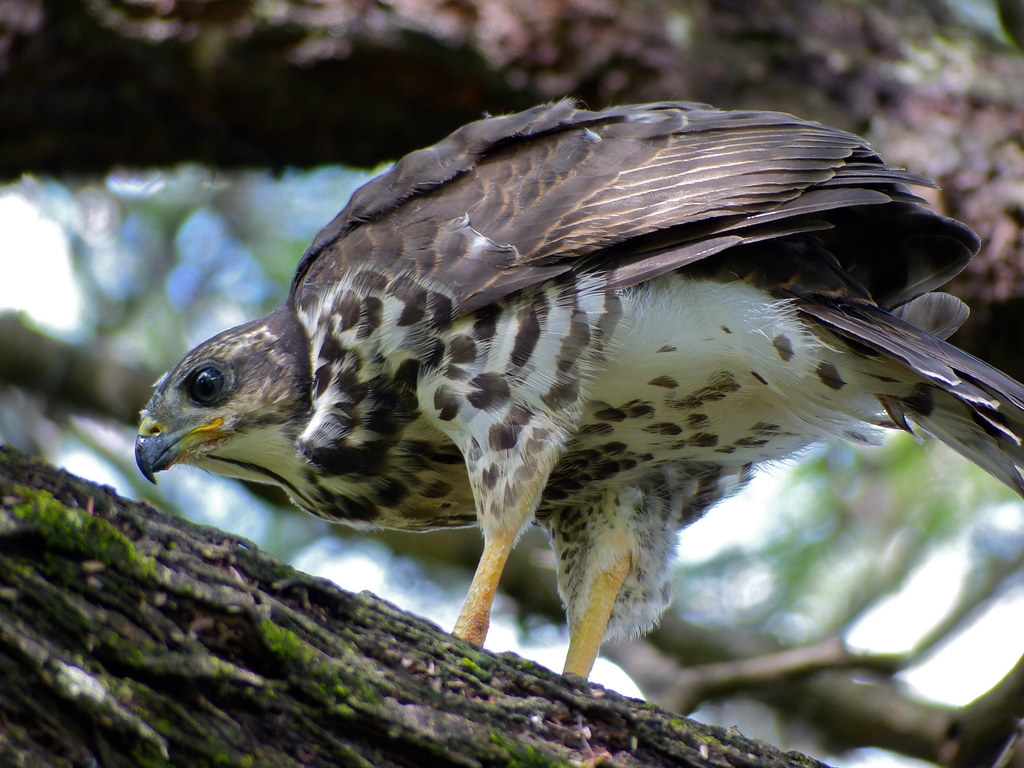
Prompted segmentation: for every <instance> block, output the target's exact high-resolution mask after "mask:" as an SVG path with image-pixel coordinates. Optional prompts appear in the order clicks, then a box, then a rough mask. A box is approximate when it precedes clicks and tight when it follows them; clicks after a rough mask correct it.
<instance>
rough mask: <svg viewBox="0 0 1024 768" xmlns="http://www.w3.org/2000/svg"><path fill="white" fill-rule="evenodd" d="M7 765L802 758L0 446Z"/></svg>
mask: <svg viewBox="0 0 1024 768" xmlns="http://www.w3.org/2000/svg"><path fill="white" fill-rule="evenodd" d="M0 542H2V543H3V546H2V547H0V647H2V649H3V652H0V722H2V723H3V724H4V730H5V732H6V735H5V738H4V739H3V740H0V762H13V761H14V760H15V758H17V759H18V760H19V761H20V762H21V763H22V764H46V765H62V764H69V763H70V762H71V761H74V762H75V763H77V764H81V763H84V762H95V763H97V764H103V765H105V766H129V765H130V766H138V765H166V764H170V763H173V764H176V765H192V766H205V765H214V764H216V765H226V766H242V765H251V764H254V763H255V764H259V765H261V766H267V767H268V768H273V767H275V766H289V767H291V766H299V765H309V764H315V765H320V766H332V765H346V766H348V765H365V766H371V765H372V766H378V767H379V766H421V765H423V764H424V761H425V760H429V762H430V764H431V765H435V766H441V767H443V766H448V765H451V766H456V765H458V766H506V765H509V764H512V763H517V764H530V765H542V764H543V765H548V764H558V765H565V764H579V765H584V764H586V765H595V766H596V765H598V764H602V763H611V762H614V764H615V765H622V766H678V765H694V766H697V765H702V766H706V765H708V764H711V765H717V766H734V767H735V768H740V767H741V766H751V767H754V766H768V765H772V766H787V765H788V766H793V768H797V767H798V766H807V765H809V764H810V765H816V763H814V762H813V761H809V760H808V759H807V758H804V757H801V756H795V755H789V754H784V753H781V752H778V751H777V750H774V749H773V748H771V747H769V746H767V745H764V744H760V743H757V742H752V741H749V740H746V739H743V738H742V737H741V736H739V735H738V734H736V733H734V732H732V731H731V730H728V729H723V728H713V727H707V726H701V725H698V724H696V723H691V722H689V721H686V720H683V719H681V718H679V717H678V716H676V715H673V714H672V713H670V712H666V711H663V710H659V709H657V708H656V707H653V706H651V705H648V704H645V703H642V702H637V701H632V700H629V699H626V698H624V697H622V696H619V695H617V694H614V693H612V692H608V691H604V690H602V689H600V688H599V687H596V686H593V687H591V686H588V685H587V684H586V683H585V682H584V681H582V680H581V679H579V678H562V677H560V676H559V675H556V674H554V673H552V672H550V671H548V670H545V669H543V668H540V667H538V666H536V665H534V664H532V663H530V662H527V661H524V660H522V659H520V658H518V657H515V656H514V655H512V654H503V655H501V656H494V655H492V654H489V653H487V652H484V651H482V650H479V649H476V648H473V647H471V646H469V645H467V644H465V643H463V642H461V641H459V640H456V639H455V638H453V637H452V636H450V635H448V634H446V633H443V632H441V631H439V630H438V629H437V627H435V626H433V625H431V624H429V623H427V622H425V621H422V620H420V619H417V618H415V617H413V616H410V615H408V614H404V613H402V612H400V611H398V610H396V609H394V608H393V607H391V606H389V605H387V604H386V603H383V602H382V601H380V600H377V599H376V598H373V597H372V596H368V595H365V594H364V595H352V594H349V593H346V592H343V591H342V590H339V589H337V588H336V587H334V586H332V585H331V584H329V583H327V582H324V581H322V580H320V579H315V578H313V577H310V576H307V575H305V574H302V573H299V572H297V571H295V570H294V569H292V568H289V567H288V566H285V565H283V564H281V563H279V562H277V561H276V560H274V559H273V558H272V557H270V556H268V555H267V554H265V553H263V552H261V551H259V550H258V549H256V548H255V547H254V546H252V545H251V544H249V543H248V542H245V541H243V540H240V539H238V538H236V537H233V536H230V535H228V534H224V533H222V532H220V531H217V530H215V529H212V528H203V527H200V526H196V525H192V524H190V523H187V522H184V521H181V520H177V519H173V518H166V517H164V516H163V515H161V514H160V513H158V512H156V511H155V510H154V509H152V508H151V507H149V506H148V505H145V504H141V503H138V502H128V501H125V500H123V499H120V498H118V497H117V496H115V495H114V494H113V493H112V492H111V491H110V490H109V489H105V488H101V487H98V486H95V485H93V484H90V483H87V482H84V481H81V480H78V479H76V478H73V477H71V476H70V475H67V474H65V473H63V472H60V471H59V470H56V469H54V468H52V467H49V466H47V465H45V464H43V463H41V462H39V461H35V460H31V459H27V458H25V457H24V456H22V455H21V454H18V453H17V452H14V451H11V450H10V449H4V448H0Z"/></svg>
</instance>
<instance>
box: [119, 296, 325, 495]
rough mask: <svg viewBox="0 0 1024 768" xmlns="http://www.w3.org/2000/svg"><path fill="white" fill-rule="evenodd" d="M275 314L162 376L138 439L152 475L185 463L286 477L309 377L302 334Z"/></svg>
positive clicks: (270, 478)
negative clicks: (286, 328)
mask: <svg viewBox="0 0 1024 768" xmlns="http://www.w3.org/2000/svg"><path fill="white" fill-rule="evenodd" d="M279 312H280V310H279ZM275 315H278V313H274V314H272V315H269V316H267V317H266V318H263V319H261V320H257V321H254V322H252V323H248V324H246V325H242V326H239V327H237V328H233V329H231V330H229V331H225V332H224V333H221V334H219V335H218V336H215V337H213V338H212V339H210V340H209V341H206V342H204V343H203V344H200V345H199V346H198V347H196V348H195V349H193V350H192V351H191V352H189V353H188V354H187V355H186V356H185V357H184V358H183V359H182V361H181V362H180V363H178V364H177V365H176V366H175V367H174V368H173V369H172V370H171V371H170V372H168V373H167V374H165V375H164V376H163V377H162V378H161V379H160V380H159V381H158V382H157V384H156V392H155V393H154V394H153V397H152V399H150V401H149V403H148V404H147V405H146V407H145V409H143V411H142V422H141V424H140V426H139V434H138V437H137V438H136V441H135V458H136V461H137V462H138V465H139V469H141V470H142V474H144V475H145V476H146V477H147V478H148V479H149V480H150V481H152V482H156V481H155V479H154V475H155V473H156V472H159V471H161V470H164V469H167V468H168V467H171V466H173V465H174V464H179V463H183V464H192V465H195V466H198V467H201V468H203V469H206V470H208V471H210V472H215V473H217V474H222V475H229V476H234V477H245V478H250V479H254V480H262V481H263V482H279V483H280V482H281V478H280V472H281V469H282V467H284V466H287V464H288V463H291V462H293V461H294V458H293V457H294V447H293V445H294V439H295V432H296V429H297V425H299V424H300V423H302V421H303V419H302V415H303V414H305V413H306V412H307V411H308V410H309V383H308V382H309V377H308V362H306V363H304V362H303V361H304V360H308V357H306V355H305V345H304V344H302V339H301V338H297V337H296V336H295V335H294V334H293V333H291V332H282V325H283V324H282V323H281V322H280V318H277V317H275ZM289 330H290V329H289Z"/></svg>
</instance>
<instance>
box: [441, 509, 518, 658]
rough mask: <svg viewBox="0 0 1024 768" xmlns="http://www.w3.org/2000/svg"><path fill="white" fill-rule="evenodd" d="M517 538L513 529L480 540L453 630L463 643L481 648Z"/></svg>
mask: <svg viewBox="0 0 1024 768" xmlns="http://www.w3.org/2000/svg"><path fill="white" fill-rule="evenodd" d="M518 535H519V531H517V530H515V529H514V528H513V529H510V530H503V531H498V532H497V533H495V534H494V535H493V536H490V537H485V539H484V552H483V554H482V555H481V556H480V562H479V563H477V566H476V573H475V574H473V583H472V584H470V585H469V594H468V595H466V602H465V603H463V604H462V612H461V613H460V614H459V620H458V621H456V622H455V629H454V630H453V634H454V635H455V636H456V637H460V638H462V639H463V640H465V641H466V642H467V643H472V644H473V645H483V644H484V639H485V638H486V637H487V627H488V626H489V625H490V623H491V604H492V603H493V602H494V594H495V592H497V591H498V581H499V580H500V579H501V572H502V571H503V570H505V561H506V560H508V556H509V553H510V552H511V551H512V546H513V545H514V544H515V543H516V537H517V536H518Z"/></svg>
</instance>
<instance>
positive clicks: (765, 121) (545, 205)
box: [292, 101, 978, 312]
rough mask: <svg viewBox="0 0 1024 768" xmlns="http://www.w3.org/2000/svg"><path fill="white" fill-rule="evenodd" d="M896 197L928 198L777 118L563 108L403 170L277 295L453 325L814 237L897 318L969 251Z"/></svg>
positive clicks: (855, 153)
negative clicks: (595, 286) (544, 291)
mask: <svg viewBox="0 0 1024 768" xmlns="http://www.w3.org/2000/svg"><path fill="white" fill-rule="evenodd" d="M907 185H930V182H929V181H928V180H926V179H924V178H922V177H920V176H916V175H914V174H911V173H908V172H906V171H903V170H900V169H896V168H891V167H889V166H886V165H885V164H884V163H883V162H882V161H881V160H880V159H879V158H878V157H877V156H876V155H875V154H874V153H873V152H872V151H871V149H870V148H869V147H868V146H867V145H866V144H865V143H864V142H863V141H862V140H861V139H859V138H857V137H856V136H853V135H851V134H848V133H845V132H843V131H839V130H836V129H833V128H828V127H826V126H822V125H819V124H817V123H811V122H806V121H803V120H800V119H798V118H795V117H793V116H791V115H787V114H782V113H776V112H729V111H720V110H716V109H712V108H710V107H706V106H703V105H699V104H689V103H661V104H646V105H636V106H629V107H615V108H610V109H607V110H603V111H601V112H589V111H585V110H579V109H576V108H575V107H574V106H573V104H572V103H571V102H565V101H563V102H559V103H556V104H552V105H548V106H543V107H537V108H535V109H532V110H529V111H527V112H523V113H520V114H516V115H510V116H507V117H499V118H491V119H486V120H481V121H478V122H476V123H472V124H470V125H467V126H465V127H463V128H461V129H460V130H458V131H456V132H455V133H453V134H452V135H451V136H449V137H448V138H446V139H445V140H444V141H442V142H440V143H439V144H437V145H435V146H433V147H429V148H427V149H423V150H420V151H418V152H414V153H412V154H410V155H408V156H406V157H405V158H403V159H402V160H400V161H399V162H398V163H396V164H395V166H394V167H393V168H392V169H391V170H389V171H387V172H386V173H384V174H382V175H381V176H379V177H378V178H376V179H374V180H373V181H371V182H369V183H368V184H366V185H365V186H363V187H362V188H361V189H359V190H358V191H357V192H356V193H355V195H353V197H352V200H351V201H350V202H349V204H348V205H347V206H346V207H345V209H344V210H343V211H342V212H341V213H340V214H339V215H338V216H337V217H336V218H335V219H334V221H332V222H331V223H330V224H329V225H328V226H327V227H326V228H324V230H323V231H322V232H321V233H320V234H319V235H318V236H317V237H316V239H315V240H314V242H313V244H312V246H310V248H309V250H308V251H307V252H306V254H305V255H304V256H303V259H302V261H301V262H300V264H299V269H298V272H297V274H296V277H295V281H294V283H293V286H292V291H293V296H294V294H296V293H298V292H301V291H303V290H304V288H305V287H314V286H323V285H324V284H325V283H330V282H333V280H335V279H337V277H338V276H339V275H341V274H344V273H345V272H346V271H348V270H351V269H354V268H364V267H367V266H372V267H373V268H375V269H377V270H379V271H381V272H383V273H385V274H387V275H396V274H399V273H402V272H412V273H414V274H418V275H422V276H427V277H429V278H430V279H431V280H432V281H434V282H435V283H439V284H442V285H444V286H446V287H448V288H449V289H450V290H451V291H452V293H453V294H454V296H455V297H456V299H457V300H458V302H459V311H460V312H468V311H472V310H473V309H476V308H479V307H481V306H483V305H485V304H488V303H490V302H493V301H495V300H497V299H500V298H501V297H503V296H506V295H508V294H510V293H512V292H514V291H517V290H519V289H522V288H524V287H527V286H529V285H533V284H536V283H538V282H541V281H543V280H546V279H550V278H553V277H555V276H557V275H560V274H562V273H564V272H566V271H568V270H573V269H577V270H578V269H590V270H597V271H602V272H606V273H607V274H608V277H609V280H610V282H611V283H612V284H613V285H618V286H626V285H630V284H634V283H637V282H641V281H643V280H648V279H651V278H653V277H655V276H657V275H659V274H662V273H664V272H667V271H671V270H673V269H678V268H680V267H682V266H685V265H687V264H690V263H693V262H696V261H699V260H701V259H704V258H706V257H708V256H710V255H712V254H715V253H719V252H721V251H723V250H725V249H727V248H730V247H733V246H736V245H740V244H742V243H749V242H756V241H759V240H765V239H770V238H777V237H782V236H785V235H790V234H793V233H798V232H811V231H815V232H818V233H819V237H821V238H822V239H823V240H825V241H826V244H827V245H828V247H829V250H831V251H832V252H833V253H834V254H835V256H836V257H837V258H838V259H839V261H840V262H841V264H842V265H843V267H844V268H845V269H846V270H848V271H849V273H850V274H851V276H852V277H854V279H855V280H857V281H859V282H860V283H861V284H862V285H864V286H866V287H867V288H868V290H869V291H870V292H871V294H872V296H873V297H874V298H875V300H876V301H877V302H878V303H879V304H880V305H882V306H886V307H888V306H895V305H897V304H900V303H902V302H904V301H907V300H909V299H911V298H913V297H914V296H917V295H919V294H921V293H923V292H925V291H928V290H930V289H932V288H935V287H937V286H938V285H941V284H942V283H944V282H946V281H947V280H948V279H949V278H950V277H951V276H952V275H954V274H956V272H958V271H959V270H960V269H962V268H963V266H964V265H965V264H966V263H967V261H969V260H970V258H971V255H972V254H973V253H974V252H975V251H976V250H977V246H978V242H977V239H976V237H975V236H974V235H973V233H972V232H970V230H969V229H967V228H966V227H964V226H963V225H961V224H959V223H957V222H954V221H951V220H948V219H944V218H942V217H939V216H937V215H935V214H933V213H931V212H929V211H927V209H925V208H924V207H923V206H920V205H918V204H917V202H918V198H915V197H914V196H913V195H912V194H911V193H910V191H909V189H908V187H907ZM868 216H870V223H869V222H868V219H867V217H868Z"/></svg>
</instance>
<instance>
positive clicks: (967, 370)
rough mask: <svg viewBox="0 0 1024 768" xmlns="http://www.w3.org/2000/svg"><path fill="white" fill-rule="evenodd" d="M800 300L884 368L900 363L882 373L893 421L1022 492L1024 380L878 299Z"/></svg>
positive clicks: (881, 397)
mask: <svg viewBox="0 0 1024 768" xmlns="http://www.w3.org/2000/svg"><path fill="white" fill-rule="evenodd" d="M796 305H797V307H798V308H799V310H800V311H801V312H802V313H804V314H805V315H808V316H810V317H813V318H814V319H816V320H818V321H819V322H821V323H823V324H824V325H825V326H827V327H828V328H830V329H831V330H832V331H833V332H835V333H837V334H838V335H839V336H840V337H842V338H845V339H847V340H848V341H849V342H851V343H852V344H853V346H854V347H855V348H856V349H857V350H858V351H859V352H861V353H862V354H864V355H865V356H866V357H869V358H872V359H875V360H877V362H878V365H879V368H880V371H882V370H885V371H888V372H890V373H891V371H892V370H893V366H894V365H895V366H896V367H897V368H898V369H902V370H900V371H899V373H900V374H901V375H899V376H891V375H883V376H880V377H879V382H880V386H886V384H884V383H883V382H887V381H888V382H891V383H890V384H889V386H891V387H893V389H890V390H888V391H880V392H879V393H878V398H879V401H880V402H881V404H882V407H883V409H884V410H885V412H886V414H887V415H888V416H889V418H890V419H891V420H892V422H893V425H894V426H896V427H899V428H901V429H908V430H909V429H911V427H910V423H912V424H913V425H915V426H916V427H917V428H918V429H920V430H921V431H922V432H925V433H926V434H929V435H931V436H933V437H935V438H937V439H939V440H941V441H942V442H944V443H946V444H947V445H948V446H950V447H951V448H953V449H954V450H955V451H957V452H958V453H960V454H961V455H962V456H964V457H965V458H967V459H968V460H970V461H972V462H974V463H975V464H977V465H978V466H980V467H982V468H983V469H985V470H986V471H988V472H989V473H990V474H992V475H993V476H995V477H996V478H998V479H999V480H1000V481H1002V482H1003V483H1005V484H1006V485H1007V486H1009V487H1010V488H1012V489H1013V490H1014V491H1016V492H1017V493H1018V494H1019V495H1020V496H1022V497H1024V475H1022V470H1024V385H1022V384H1021V383H1020V382H1018V381H1016V380H1014V379H1012V378H1010V377H1009V376H1007V375H1006V374H1004V373H1003V372H1002V371H999V370H998V369H996V368H993V367H992V366H990V365H988V364H987V363H984V362H982V361H981V360H978V359H977V358H976V357H973V356H971V355H969V354H967V353H966V352H964V351H963V350H960V349H957V348H956V347H954V346H953V345H952V344H948V343H946V342H945V341H943V340H941V339H939V338H937V337H936V336H934V335H932V334H931V333H929V332H928V331H926V330H922V329H921V328H918V327H917V326H916V325H913V324H911V323H910V322H907V320H904V319H903V318H902V317H899V316H897V315H894V314H892V313H889V312H887V311H885V310H883V309H880V308H879V307H876V306H874V305H870V304H866V303H864V304H860V303H858V304H850V305H846V306H843V307H835V306H829V305H826V304H822V303H820V302H817V301H813V300H810V299H805V298H799V299H797V300H796ZM907 314H908V316H913V313H907ZM919 317H920V316H919ZM915 319H917V318H915ZM947 319H948V318H947ZM940 325H941V323H940ZM947 325H948V324H947ZM945 329H946V328H945V327H944V328H943V330H945ZM904 372H905V373H906V374H908V375H902V374H903V373H904ZM892 379H896V381H895V382H892ZM908 385H909V388H908ZM908 421H909V422H910V423H908Z"/></svg>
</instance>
